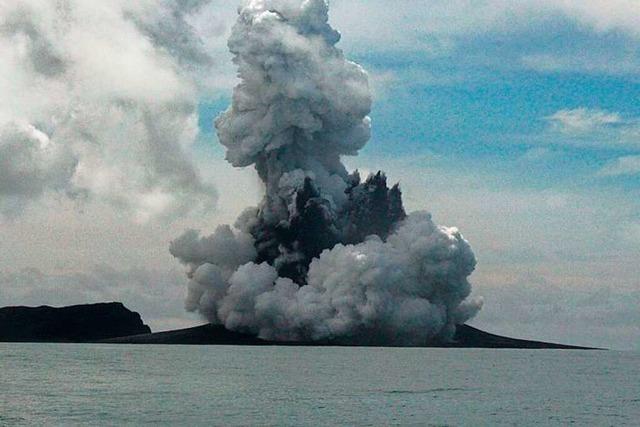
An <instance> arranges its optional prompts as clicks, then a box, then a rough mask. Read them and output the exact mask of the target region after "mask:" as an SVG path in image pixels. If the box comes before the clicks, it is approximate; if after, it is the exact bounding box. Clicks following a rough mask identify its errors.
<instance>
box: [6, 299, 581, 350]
mask: <svg viewBox="0 0 640 427" xmlns="http://www.w3.org/2000/svg"><path fill="white" fill-rule="evenodd" d="M0 341H2V342H52V343H55V342H57V343H107V344H182V345H253V346H265V345H272V346H273V345H286V346H378V347H379V346H381V345H380V344H379V343H376V344H370V343H366V342H360V343H353V342H351V343H349V342H344V341H343V342H341V341H332V340H327V341H314V342H274V341H265V340H262V339H260V338H258V337H255V336H252V335H248V334H243V333H239V332H234V331H229V330H227V329H225V327H224V326H221V325H212V324H207V325H202V326H197V327H193V328H187V329H179V330H173V331H165V332H157V333H151V329H150V328H149V327H148V326H147V325H145V324H144V323H143V321H142V319H141V317H140V315H139V314H138V313H136V312H133V311H131V310H129V309H127V308H126V307H125V306H124V305H123V304H122V303H117V302H113V303H101V304H88V305H76V306H70V307H61V308H54V307H48V306H42V307H5V308H0ZM383 347H384V345H383ZM420 347H439V348H505V349H507V348H511V349H518V348H520V349H575V350H593V348H589V347H579V346H571V345H564V344H554V343H546V342H540V341H528V340H520V339H514V338H508V337H502V336H499V335H494V334H490V333H487V332H484V331H481V330H479V329H477V328H474V327H472V326H469V325H459V326H458V327H457V330H456V334H455V338H454V340H453V341H451V342H434V343H430V344H427V345H424V346H420Z"/></svg>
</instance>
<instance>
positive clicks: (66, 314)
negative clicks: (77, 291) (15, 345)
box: [0, 302, 151, 343]
mask: <svg viewBox="0 0 640 427" xmlns="http://www.w3.org/2000/svg"><path fill="white" fill-rule="evenodd" d="M148 333H151V329H150V328H149V327H148V326H147V325H145V324H144V323H143V322H142V318H141V317H140V315H139V314H138V313H135V312H133V311H131V310H129V309H128V308H126V307H125V306H124V305H123V304H122V303H119V302H112V303H99V304H84V305H74V306H69V307H61V308H54V307H49V306H41V307H4V308H0V341H5V342H67V343H82V342H95V341H100V340H104V339H108V338H115V337H122V336H126V335H138V334H148Z"/></svg>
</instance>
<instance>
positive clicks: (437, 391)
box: [379, 387, 468, 394]
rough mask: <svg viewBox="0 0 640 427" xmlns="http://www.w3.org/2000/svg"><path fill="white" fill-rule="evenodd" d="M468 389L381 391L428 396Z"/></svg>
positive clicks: (384, 391)
mask: <svg viewBox="0 0 640 427" xmlns="http://www.w3.org/2000/svg"><path fill="white" fill-rule="evenodd" d="M467 390H468V389H466V388H458V387H448V388H429V389H425V390H379V391H380V392H382V393H386V394H427V393H443V392H448V391H467Z"/></svg>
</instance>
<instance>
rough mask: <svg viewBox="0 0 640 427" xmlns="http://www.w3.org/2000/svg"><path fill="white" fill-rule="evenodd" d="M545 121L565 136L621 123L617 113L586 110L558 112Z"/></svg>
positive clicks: (577, 109)
mask: <svg viewBox="0 0 640 427" xmlns="http://www.w3.org/2000/svg"><path fill="white" fill-rule="evenodd" d="M547 120H548V121H549V122H550V123H551V124H552V125H553V126H554V127H555V128H556V129H558V130H559V131H560V132H563V133H567V134H581V133H587V132H593V131H595V130H598V129H602V128H604V127H611V126H614V125H618V124H621V123H622V117H621V116H620V114H618V113H612V112H609V111H603V110H595V109H588V108H576V109H574V110H560V111H558V112H556V113H555V114H553V115H552V116H549V117H547Z"/></svg>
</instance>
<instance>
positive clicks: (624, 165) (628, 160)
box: [598, 155, 640, 176]
mask: <svg viewBox="0 0 640 427" xmlns="http://www.w3.org/2000/svg"><path fill="white" fill-rule="evenodd" d="M598 175H600V176H619V175H640V155H634V156H624V157H619V158H617V159H615V160H612V161H610V162H608V163H607V164H606V165H604V166H603V167H602V169H600V171H599V172H598Z"/></svg>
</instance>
